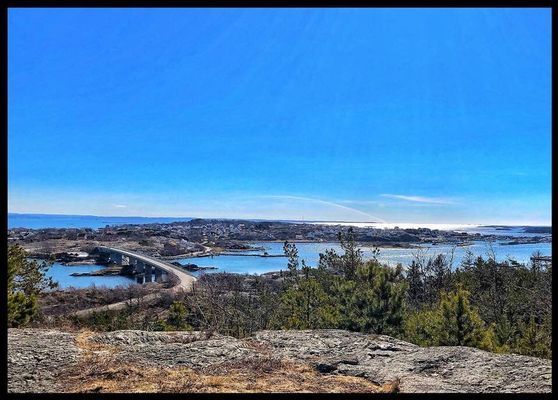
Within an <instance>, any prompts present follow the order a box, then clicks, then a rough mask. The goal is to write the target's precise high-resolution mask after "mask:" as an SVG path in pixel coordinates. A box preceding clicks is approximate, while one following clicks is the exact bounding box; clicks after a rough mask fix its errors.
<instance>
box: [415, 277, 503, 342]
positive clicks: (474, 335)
mask: <svg viewBox="0 0 558 400" xmlns="http://www.w3.org/2000/svg"><path fill="white" fill-rule="evenodd" d="M405 338H406V339H407V340H409V341H411V342H413V343H416V344H420V345H422V346H469V347H477V348H480V349H484V350H491V351H494V350H496V349H497V347H496V344H495V342H494V332H493V329H492V327H486V324H485V323H484V322H483V321H482V320H481V318H480V316H479V314H478V312H477V311H476V310H475V309H474V308H473V307H472V306H471V304H470V301H469V292H467V291H466V290H464V289H462V288H460V287H459V288H457V290H455V291H452V292H449V293H441V296H440V301H439V302H438V304H437V305H436V307H435V308H433V309H425V310H423V311H418V312H412V313H411V314H410V315H408V316H407V318H406V320H405Z"/></svg>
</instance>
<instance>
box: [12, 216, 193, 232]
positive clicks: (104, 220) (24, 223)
mask: <svg viewBox="0 0 558 400" xmlns="http://www.w3.org/2000/svg"><path fill="white" fill-rule="evenodd" d="M190 220H191V218H170V217H169V218H166V217H160V218H151V217H97V216H94V215H56V214H13V213H8V229H12V228H30V229H42V228H91V229H97V228H104V227H105V226H107V225H122V224H154V223H169V222H180V221H190Z"/></svg>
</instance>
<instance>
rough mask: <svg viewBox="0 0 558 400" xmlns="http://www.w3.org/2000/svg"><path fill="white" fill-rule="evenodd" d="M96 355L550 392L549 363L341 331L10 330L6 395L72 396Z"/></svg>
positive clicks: (414, 387)
mask: <svg viewBox="0 0 558 400" xmlns="http://www.w3.org/2000/svg"><path fill="white" fill-rule="evenodd" d="M103 354H110V359H111V362H113V363H119V365H133V366H137V367H139V368H146V369H147V368H150V367H154V368H157V369H159V370H160V369H161V368H163V369H164V368H176V367H187V368H190V369H192V370H205V371H208V370H209V371H211V370H217V369H219V368H222V366H223V365H228V364H230V363H233V364H234V363H251V362H253V361H254V360H260V359H262V357H264V356H266V357H273V358H274V359H277V360H287V361H288V362H298V363H304V364H307V365H310V366H312V368H313V370H315V371H316V373H318V374H321V375H322V376H323V377H324V378H325V377H331V376H345V377H359V378H361V379H363V380H366V381H369V382H372V383H375V384H378V385H387V384H390V383H392V382H399V384H398V390H399V391H401V392H551V390H552V383H551V381H552V375H551V361H550V360H543V359H538V358H534V357H526V356H519V355H500V354H493V353H488V352H485V351H481V350H477V349H472V348H467V347H430V348H423V347H419V346H416V345H413V344H410V343H407V342H403V341H400V340H397V339H394V338H391V337H388V336H378V335H365V334H360V333H355V332H347V331H342V330H313V331H261V332H257V333H256V334H255V335H254V336H252V337H250V338H246V339H242V340H239V339H235V338H232V337H225V336H220V335H212V336H211V337H207V335H205V334H204V333H201V332H145V331H115V332H108V333H83V332H82V333H77V332H73V333H65V332H59V331H54V330H43V329H10V330H9V333H8V390H9V391H10V392H63V391H70V390H74V391H75V386H74V387H73V389H69V388H68V386H67V381H68V379H67V377H68V376H71V375H72V374H74V375H75V371H76V370H77V369H78V366H79V365H82V364H84V363H85V364H88V363H89V364H92V363H94V362H95V361H94V360H96V359H98V358H94V357H93V356H95V357H99V356H101V355H103ZM103 368H105V369H108V366H105V365H103V363H99V365H98V366H97V369H100V370H102V369H103ZM80 379H81V378H80ZM344 379H345V378H344ZM346 379H349V378H346ZM70 380H71V379H70Z"/></svg>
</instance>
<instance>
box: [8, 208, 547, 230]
mask: <svg viewBox="0 0 558 400" xmlns="http://www.w3.org/2000/svg"><path fill="white" fill-rule="evenodd" d="M10 214H12V215H48V216H65V217H96V218H151V219H156V218H166V219H186V218H188V219H208V220H211V219H212V220H241V221H242V220H245V221H249V220H262V221H278V222H329V223H331V222H345V223H355V224H358V223H361V224H416V225H419V224H426V225H475V226H543V227H552V222H550V223H549V224H539V223H528V224H525V223H510V222H506V223H464V222H379V221H345V220H300V219H270V218H247V217H244V218H238V217H235V218H231V217H176V216H172V217H166V216H156V217H153V216H150V217H148V216H141V215H93V214H56V213H40V212H10V211H8V215H10Z"/></svg>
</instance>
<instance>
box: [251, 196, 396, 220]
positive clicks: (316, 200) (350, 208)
mask: <svg viewBox="0 0 558 400" xmlns="http://www.w3.org/2000/svg"><path fill="white" fill-rule="evenodd" d="M258 197H263V198H271V199H286V200H302V201H310V202H314V203H320V204H326V205H328V206H332V207H337V208H340V209H343V210H348V211H352V212H355V213H358V214H360V215H364V216H366V217H367V218H371V219H372V220H374V221H376V222H381V223H384V224H385V223H387V222H386V221H384V220H383V219H382V218H378V217H375V216H374V215H371V214H368V213H366V212H364V211H360V210H357V209H356V208H352V207H347V206H343V205H341V204H337V203H334V202H332V201H326V200H319V199H312V198H310V197H301V196H281V195H275V196H274V195H264V196H258ZM366 222H370V221H366Z"/></svg>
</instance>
